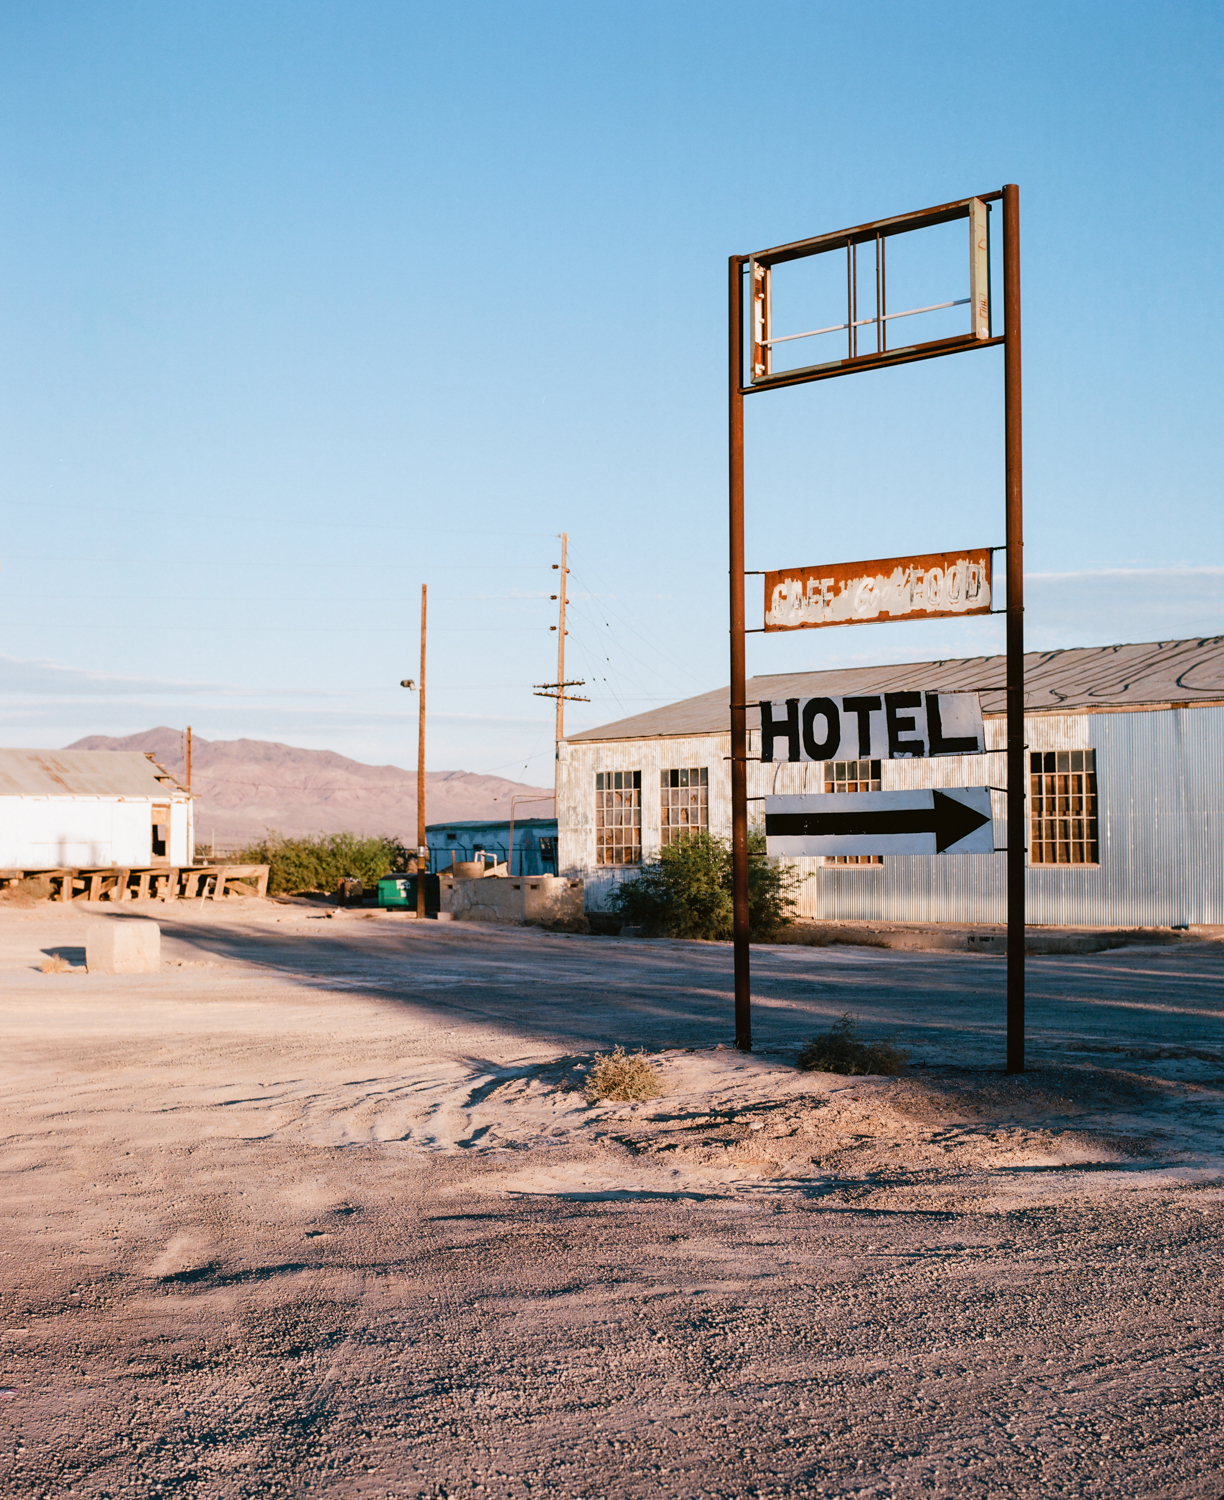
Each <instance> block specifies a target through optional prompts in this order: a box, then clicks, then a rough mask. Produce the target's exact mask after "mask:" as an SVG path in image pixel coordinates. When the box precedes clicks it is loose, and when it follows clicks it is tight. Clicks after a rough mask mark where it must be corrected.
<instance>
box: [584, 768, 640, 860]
mask: <svg viewBox="0 0 1224 1500" xmlns="http://www.w3.org/2000/svg"><path fill="white" fill-rule="evenodd" d="M641 862H642V773H641V772H640V771H596V773H595V863H596V864H597V865H638V864H641Z"/></svg>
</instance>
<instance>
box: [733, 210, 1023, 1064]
mask: <svg viewBox="0 0 1224 1500" xmlns="http://www.w3.org/2000/svg"><path fill="white" fill-rule="evenodd" d="M1000 200H1001V201H1002V205H1003V333H1002V334H999V335H996V334H995V333H994V330H993V328H992V327H991V326H990V324H989V316H990V312H989V304H990V287H989V257H988V253H986V252H981V253H979V247H978V245H977V240H976V237H975V239H974V243H973V249H972V252H971V254H972V257H973V258H972V259H971V289H970V295H971V300H972V304H973V306H972V317H973V320H974V321H973V328H972V329H971V331H970V332H969V333H968V334H964V335H960V336H958V337H955V338H950V339H939V340H933V341H931V342H929V343H923V344H912V345H907V346H905V347H902V348H900V349H889V348H888V344H887V332H886V329H887V323H886V321H885V311H886V306H887V292H886V259H885V253H884V252H885V249H886V241H887V240H888V239H889V238H890V237H891V236H892V235H894V234H901V233H904V232H906V231H909V230H914V229H925V228H929V227H932V226H934V225H936V224H944V223H948V222H950V221H952V220H955V219H960V218H969V217H970V216H971V213H973V212H974V211H975V210H973V208H972V205H973V204H974V203H975V202H976V203H981V204H983V205H985V204H989V203H994V202H999V201H1000ZM864 244H871V245H874V246H875V247H876V275H877V277H878V287H879V290H878V293H877V298H876V312H877V318H876V320H875V321H876V322H877V325H878V327H877V347H876V349H875V350H874V351H872V352H871V353H868V354H859V353H858V352H857V339H856V326H861V325H859V320H858V312H857V255H858V249H859V247H860V246H862V245H864ZM837 249H845V250H846V253H847V308H848V317H847V323H848V324H850V327H849V328H848V329H847V355H846V358H845V359H841V360H835V361H831V362H828V363H825V364H818V365H811V366H807V367H805V368H803V369H797V370H788V371H785V372H783V373H781V374H779V375H773V374H772V372H770V373H769V374H768V376H767V378H758V379H756V380H755V381H754V380H751V379H750V380H749V381H748V383H747V384H745V381H744V371H745V361H744V355H745V326H744V325H745V316H744V315H745V289H744V282H745V276H746V274H751V269H752V268H753V267H754V266H756V267H763V268H766V269H768V268H770V267H772V266H775V265H781V264H783V263H784V262H786V261H790V260H799V259H802V258H804V257H806V256H809V255H815V254H822V253H824V252H826V251H829V250H837ZM728 270H729V279H730V284H729V308H728V311H729V318H728V333H729V348H728V357H729V412H728V419H729V422H728V425H729V432H728V457H729V509H730V549H729V551H730V575H731V577H730V584H731V829H732V832H731V838H732V856H733V865H732V868H733V881H732V886H733V896H734V928H733V934H734V950H735V1042H736V1046H737V1047H739V1048H740V1049H741V1050H743V1051H750V1050H751V1048H752V986H751V971H750V964H749V940H748V706H747V703H746V701H745V692H746V680H747V672H746V659H745V658H746V649H745V648H746V644H747V634H746V623H747V622H746V619H745V603H744V397H745V396H747V395H750V394H752V393H753V392H754V391H765V390H776V389H780V388H783V387H786V386H791V385H803V384H807V383H808V382H809V381H815V380H828V379H831V378H834V377H836V376H839V375H853V374H858V373H859V372H860V371H863V370H872V369H881V368H884V367H886V366H890V365H898V364H910V363H913V362H915V361H918V360H924V359H937V358H939V357H940V356H942V355H944V354H961V353H966V352H968V351H969V350H971V349H991V348H994V347H996V346H997V345H1000V344H1001V345H1002V346H1003V405H1004V429H1005V436H1004V450H1005V469H1006V476H1005V516H1006V541H1007V547H1006V550H1007V575H1006V576H1007V611H1006V612H1007V851H1006V852H1007V1070H1008V1072H1009V1073H1018V1072H1023V1070H1024V870H1025V866H1024V851H1025V802H1024V788H1025V765H1024V571H1023V567H1024V564H1023V545H1024V525H1023V473H1022V436H1023V429H1022V420H1021V358H1020V190H1019V188H1018V187H1017V186H1016V184H1015V183H1007V184H1005V185H1004V186H1003V187H1002V188H1001V189H1000V190H998V191H997V192H991V193H979V194H977V195H976V197H975V198H962V199H959V200H958V201H956V202H954V203H943V204H939V205H937V206H936V207H934V208H928V209H922V210H920V211H918V212H917V213H909V214H901V215H898V216H896V217H894V218H890V219H878V220H876V221H875V222H873V223H870V224H860V225H858V226H856V227H855V228H853V229H843V230H838V231H837V232H836V233H834V234H827V235H818V236H815V237H814V238H811V239H805V240H795V241H793V242H792V243H791V244H788V245H775V246H774V247H773V248H772V249H770V250H761V251H757V252H755V253H753V254H748V255H732V256H731V257H730V259H729V264H728ZM983 270H984V273H985V277H986V286H985V288H983V287H982V286H981V284H980V283H981V279H982V274H983ZM750 290H751V289H750ZM764 295H765V296H766V298H767V297H768V277H766V278H765V286H764ZM982 295H985V298H986V317H987V324H986V332H987V337H985V338H983V337H981V336H980V335H981V332H982V324H981V307H980V303H979V298H980V297H981V296H982ZM766 308H767V310H768V304H766ZM768 323H769V319H768V317H766V318H765V320H764V323H763V324H762V325H761V326H760V327H758V328H754V333H755V332H762V331H763V330H764V328H765V327H767V326H768ZM833 331H836V330H833ZM762 373H763V374H764V372H762Z"/></svg>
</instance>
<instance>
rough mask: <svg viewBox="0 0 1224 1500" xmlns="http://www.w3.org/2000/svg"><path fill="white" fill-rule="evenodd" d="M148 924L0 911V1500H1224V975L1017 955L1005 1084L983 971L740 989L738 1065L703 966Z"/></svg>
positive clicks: (187, 917) (636, 945)
mask: <svg viewBox="0 0 1224 1500" xmlns="http://www.w3.org/2000/svg"><path fill="white" fill-rule="evenodd" d="M152 914H153V915H155V916H156V917H157V918H158V920H159V921H161V924H162V931H163V956H164V963H163V968H162V972H161V973H160V974H156V975H144V976H137V977H134V978H126V979H125V978H118V977H110V976H105V975H100V974H85V973H82V972H70V973H60V974H44V973H41V972H40V971H39V965H40V962H41V960H42V958H43V956H44V955H45V954H46V953H48V952H58V953H60V954H62V955H63V956H64V957H65V958H66V959H67V960H68V961H69V962H70V963H74V964H80V963H83V961H84V953H83V946H82V945H83V942H84V930H85V924H86V921H87V920H96V919H98V918H99V917H102V918H104V919H106V920H116V921H122V920H126V918H125V917H124V916H123V915H121V914H109V913H107V911H106V909H105V908H97V909H95V911H94V912H92V913H91V914H90V916H89V917H88V918H87V917H86V916H85V915H84V914H83V913H82V911H81V910H80V909H79V908H74V909H73V910H71V911H70V912H67V913H63V912H61V911H60V910H59V909H57V908H55V907H39V908H37V909H34V910H30V911H13V910H7V911H2V912H0V975H2V978H0V984H2V985H3V994H2V997H0V1071H2V1075H3V1108H4V1121H3V1141H4V1150H3V1160H2V1166H3V1172H4V1177H3V1192H4V1203H5V1208H6V1213H5V1224H6V1233H5V1240H4V1247H3V1272H2V1277H0V1280H2V1297H3V1304H2V1306H0V1361H2V1367H0V1386H2V1387H3V1399H0V1429H2V1432H0V1444H2V1447H0V1484H2V1485H3V1488H4V1492H5V1493H6V1494H12V1495H19V1496H26V1495H40V1496H52V1497H56V1500H58V1497H61V1496H69V1495H72V1496H97V1497H103V1496H142V1497H143V1496H146V1495H166V1496H171V1495H173V1496H185V1497H193V1500H195V1497H201V1500H203V1497H224V1500H231V1497H239V1496H255V1495H280V1494H284V1495H298V1494H302V1495H306V1494H314V1493H332V1494H336V1495H338V1496H349V1495H352V1496H380V1497H385V1496H394V1497H408V1496H442V1495H452V1496H468V1495H472V1496H483V1497H499V1496H507V1497H511V1496H512V1497H522V1496H535V1495H555V1496H565V1497H578V1496H586V1497H596V1496H635V1497H636V1496H643V1497H645V1496H666V1497H671V1496H676V1497H681V1496H683V1497H705V1496H709V1497H724V1496H725V1497H738V1496H775V1495H799V1496H808V1495H811V1496H816V1495H820V1496H825V1495H828V1496H834V1495H837V1496H843V1495H844V1496H927V1495H939V1496H942V1495H948V1496H978V1495H983V1496H984V1495H1033V1496H1049V1495H1077V1496H1078V1495H1085V1496H1088V1495H1092V1496H1096V1495H1102V1496H1106V1495H1107V1496H1114V1495H1117V1496H1128V1497H1131V1496H1156V1495H1161V1496H1163V1495H1194V1496H1198V1495H1202V1496H1211V1497H1219V1496H1221V1495H1224V1473H1222V1472H1221V1459H1222V1457H1224V1442H1222V1432H1221V1426H1222V1416H1221V1409H1220V1400H1219V1398H1220V1394H1221V1374H1222V1372H1224V1348H1222V1346H1224V1328H1222V1326H1221V1316H1220V1310H1221V1309H1220V1304H1221V1256H1220V1223H1221V1216H1222V1212H1224V1205H1222V1201H1221V1200H1222V1197H1224V1029H1222V1027H1221V1019H1222V1016H1224V944H1219V943H1206V942H1204V943H1201V944H1188V945H1186V946H1183V947H1178V948H1176V949H1145V948H1141V947H1133V948H1126V949H1120V950H1117V951H1114V952H1109V953H1101V954H1094V955H1090V956H1082V957H1040V958H1032V959H1030V961H1029V974H1030V986H1029V1029H1030V1062H1031V1068H1030V1071H1029V1072H1028V1073H1027V1074H1025V1075H1024V1076H1022V1077H1015V1078H1008V1077H1006V1076H1005V1075H1004V1074H1003V1073H1002V1071H1001V1066H1000V1065H1001V1060H1002V1047H1003V995H1004V974H1003V963H1002V961H1001V960H1000V959H997V958H993V957H986V956H981V955H975V954H952V953H893V952H886V951H881V950H878V949H866V948H865V949H855V948H848V947H836V948H816V949H813V948H795V947H776V948H761V949H757V950H755V952H754V984H755V989H756V995H757V1005H756V1013H755V1024H756V1040H757V1050H756V1051H755V1052H754V1054H753V1055H752V1056H750V1057H745V1056H743V1055H741V1054H739V1053H736V1052H735V1051H734V1050H733V1049H732V1047H731V1045H730V1044H731V1041H732V1036H731V1031H730V1017H731V995H730V952H729V949H728V948H727V947H726V946H724V945H720V944H688V943H668V942H646V941H633V940H621V939H613V938H585V937H575V936H567V935H551V934H546V933H543V932H538V931H529V930H504V931H502V930H497V929H494V928H487V927H479V926H475V925H472V926H465V925H461V924H457V925H445V924H437V923H432V922H431V923H424V924H413V923H408V922H403V921H399V920H397V919H395V918H387V917H382V916H371V917H363V916H359V915H356V914H352V915H347V916H345V917H343V918H341V919H338V920H331V919H327V918H324V917H322V916H321V915H320V914H319V913H318V912H317V911H312V910H309V909H307V908H304V907H277V906H274V905H271V904H264V903H254V902H252V903H249V904H243V905H240V906H239V905H237V904H236V905H235V907H233V908H231V907H223V908H213V907H212V906H211V905H209V906H208V907H206V908H204V909H201V908H199V907H197V906H195V905H194V904H193V905H192V906H190V907H188V906H186V904H184V906H183V907H181V908H177V909H176V908H169V909H168V908H166V907H161V906H158V907H156V908H154V909H153V910H152ZM846 1011H851V1012H854V1013H855V1014H857V1015H858V1016H859V1017H861V1020H862V1025H863V1029H864V1031H865V1032H866V1033H868V1034H870V1035H878V1034H881V1033H887V1032H893V1031H895V1032H898V1033H899V1034H900V1039H901V1041H902V1043H903V1044H904V1045H905V1046H907V1047H908V1048H909V1049H910V1050H911V1054H912V1066H911V1068H910V1071H909V1072H908V1073H907V1074H906V1075H905V1076H904V1077H902V1078H898V1079H882V1078H871V1079H848V1078H844V1077H835V1076H832V1075H826V1074H802V1073H799V1072H797V1071H796V1069H795V1068H794V1066H793V1058H794V1055H795V1050H796V1048H797V1047H798V1046H799V1045H800V1044H801V1043H802V1042H803V1041H805V1040H806V1039H807V1038H809V1037H810V1036H812V1035H813V1034H814V1033H816V1032H818V1031H821V1030H824V1029H826V1028H827V1026H828V1025H829V1023H830V1022H832V1021H833V1020H835V1019H836V1018H837V1017H838V1016H840V1015H841V1014H843V1013H844V1012H846ZM615 1043H624V1044H626V1045H628V1046H630V1047H635V1046H645V1047H646V1048H647V1049H648V1050H649V1051H651V1052H652V1053H654V1054H656V1056H655V1059H654V1060H655V1061H656V1062H657V1064H658V1066H659V1068H660V1070H661V1072H662V1074H663V1076H664V1080H665V1085H666V1092H665V1094H664V1095H663V1097H662V1098H660V1099H658V1100H655V1101H652V1102H650V1103H647V1104H639V1105H611V1104H601V1105H597V1106H589V1105H588V1104H587V1103H586V1101H585V1099H584V1098H583V1096H582V1093H581V1088H582V1084H583V1082H584V1081H585V1077H586V1068H587V1067H588V1066H589V1063H590V1061H591V1058H592V1055H593V1054H594V1053H595V1052H597V1051H599V1050H601V1049H607V1048H608V1047H610V1046H611V1045H613V1044H615Z"/></svg>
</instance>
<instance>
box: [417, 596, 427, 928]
mask: <svg viewBox="0 0 1224 1500" xmlns="http://www.w3.org/2000/svg"><path fill="white" fill-rule="evenodd" d="M426 599H427V593H426V585H425V584H422V585H421V681H420V683H419V690H420V698H419V699H418V701H417V710H418V717H417V917H418V919H419V920H420V921H422V922H423V921H424V920H425V875H426V872H427V869H428V866H429V846H428V844H427V843H426V842H425V604H426Z"/></svg>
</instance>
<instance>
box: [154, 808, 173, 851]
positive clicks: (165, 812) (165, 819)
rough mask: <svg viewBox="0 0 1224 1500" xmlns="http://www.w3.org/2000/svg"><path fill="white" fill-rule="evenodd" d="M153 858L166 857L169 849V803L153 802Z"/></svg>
mask: <svg viewBox="0 0 1224 1500" xmlns="http://www.w3.org/2000/svg"><path fill="white" fill-rule="evenodd" d="M152 850H153V858H154V859H167V858H168V857H169V850H170V805H169V803H160V802H155V803H154V804H153V845H152Z"/></svg>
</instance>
